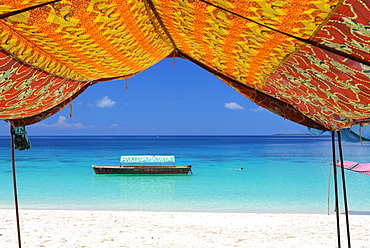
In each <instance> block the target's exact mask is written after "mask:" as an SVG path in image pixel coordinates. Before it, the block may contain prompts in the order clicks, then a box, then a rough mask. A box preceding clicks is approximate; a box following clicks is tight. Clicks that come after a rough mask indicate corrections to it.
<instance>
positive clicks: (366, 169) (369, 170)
mask: <svg viewBox="0 0 370 248" xmlns="http://www.w3.org/2000/svg"><path fill="white" fill-rule="evenodd" d="M337 166H338V167H341V164H340V163H338V164H337ZM343 167H344V168H345V169H347V170H351V171H356V172H360V173H362V174H367V175H370V163H366V164H360V163H357V162H353V161H343Z"/></svg>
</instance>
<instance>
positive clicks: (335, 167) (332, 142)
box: [331, 131, 341, 248]
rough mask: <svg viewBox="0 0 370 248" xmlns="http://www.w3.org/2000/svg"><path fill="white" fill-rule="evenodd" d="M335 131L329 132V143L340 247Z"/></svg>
mask: <svg viewBox="0 0 370 248" xmlns="http://www.w3.org/2000/svg"><path fill="white" fill-rule="evenodd" d="M334 136H335V132H334V131H332V132H331V144H332V150H333V152H332V153H333V166H334V167H333V169H334V190H335V214H336V217H337V236H338V248H340V247H341V245H340V224H339V207H338V181H337V166H336V161H335V160H336V159H335V138H334Z"/></svg>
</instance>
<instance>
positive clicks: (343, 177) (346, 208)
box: [337, 131, 351, 248]
mask: <svg viewBox="0 0 370 248" xmlns="http://www.w3.org/2000/svg"><path fill="white" fill-rule="evenodd" d="M337 134H338V148H339V157H340V165H341V166H340V167H341V172H342V186H343V199H344V209H345V215H346V226H347V242H348V248H351V236H350V232H349V219H348V201H347V189H346V178H345V176H344V165H343V152H342V141H341V137H340V131H337Z"/></svg>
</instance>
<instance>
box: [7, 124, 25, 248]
mask: <svg viewBox="0 0 370 248" xmlns="http://www.w3.org/2000/svg"><path fill="white" fill-rule="evenodd" d="M10 145H11V153H12V173H13V189H14V203H15V215H16V220H17V232H18V247H19V248H21V247H22V243H21V229H20V225H19V208H18V193H17V178H16V172H15V159H14V157H15V156H14V137H13V128H12V125H10Z"/></svg>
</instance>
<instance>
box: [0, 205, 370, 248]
mask: <svg viewBox="0 0 370 248" xmlns="http://www.w3.org/2000/svg"><path fill="white" fill-rule="evenodd" d="M0 213H1V218H0V247H2V248H8V247H9V248H14V247H18V246H17V232H16V230H17V229H16V220H15V211H14V210H0ZM20 218H21V235H22V247H27V248H29V247H68V248H70V247H89V248H92V247H99V248H100V247H197V248H200V247H285V248H286V247H311V248H312V247H337V238H336V222H335V215H334V214H332V215H320V214H252V213H250V214H249V213H182V212H128V211H65V210H20ZM344 220H345V218H344V215H341V221H342V222H343V223H342V224H341V232H342V245H343V246H342V247H347V243H346V242H347V241H346V235H345V233H346V230H345V226H344ZM349 220H350V224H351V239H352V247H356V248H359V247H370V235H369V234H370V216H369V215H350V218H349Z"/></svg>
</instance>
